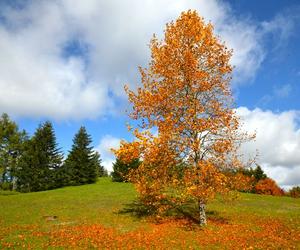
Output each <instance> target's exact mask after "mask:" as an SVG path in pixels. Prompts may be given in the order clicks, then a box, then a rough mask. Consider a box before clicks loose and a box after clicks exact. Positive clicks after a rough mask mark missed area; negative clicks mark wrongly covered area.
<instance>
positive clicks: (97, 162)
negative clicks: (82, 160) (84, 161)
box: [93, 151, 108, 177]
mask: <svg viewBox="0 0 300 250" xmlns="http://www.w3.org/2000/svg"><path fill="white" fill-rule="evenodd" d="M93 160H94V164H95V166H96V168H97V173H98V176H99V177H104V176H107V175H108V173H107V170H106V169H105V168H104V167H103V166H102V165H101V162H102V160H101V157H100V154H99V153H98V152H97V151H95V152H94V157H93Z"/></svg>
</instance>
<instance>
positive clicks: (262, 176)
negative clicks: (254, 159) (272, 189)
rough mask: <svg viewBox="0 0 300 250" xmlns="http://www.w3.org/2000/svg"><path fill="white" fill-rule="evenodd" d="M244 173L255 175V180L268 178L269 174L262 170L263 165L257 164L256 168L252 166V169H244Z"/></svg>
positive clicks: (250, 175)
mask: <svg viewBox="0 0 300 250" xmlns="http://www.w3.org/2000/svg"><path fill="white" fill-rule="evenodd" d="M242 173H243V174H244V175H246V176H249V177H254V179H255V181H256V182H258V181H260V180H263V179H266V178H267V175H266V174H265V172H264V171H263V170H262V168H261V166H259V165H256V168H255V169H253V168H250V169H242Z"/></svg>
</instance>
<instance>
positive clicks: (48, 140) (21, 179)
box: [16, 121, 63, 192]
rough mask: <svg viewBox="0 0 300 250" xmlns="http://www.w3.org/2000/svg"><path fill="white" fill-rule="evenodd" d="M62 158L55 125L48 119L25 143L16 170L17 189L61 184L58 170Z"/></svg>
mask: <svg viewBox="0 0 300 250" xmlns="http://www.w3.org/2000/svg"><path fill="white" fill-rule="evenodd" d="M62 160H63V154H62V153H61V151H60V149H59V148H58V144H57V142H56V137H55V132H54V129H53V126H52V124H51V123H50V122H49V121H46V122H45V123H43V124H41V125H40V126H39V127H38V128H37V130H36V131H35V133H34V135H33V137H32V138H31V139H30V140H29V141H28V142H26V143H25V145H24V152H23V154H22V156H21V158H20V161H19V163H18V166H17V170H16V175H17V190H19V191H21V192H34V191H42V190H48V189H53V188H56V187H58V186H60V184H59V183H58V178H57V172H58V170H59V169H60V167H61V165H62Z"/></svg>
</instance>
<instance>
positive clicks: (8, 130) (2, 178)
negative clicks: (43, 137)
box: [0, 113, 27, 189]
mask: <svg viewBox="0 0 300 250" xmlns="http://www.w3.org/2000/svg"><path fill="white" fill-rule="evenodd" d="M26 139H27V135H26V132H25V131H24V130H23V131H19V129H18V126H17V124H16V123H15V122H13V121H11V120H10V118H9V116H8V115H7V114H5V113H4V114H2V116H1V117H0V184H1V187H2V188H4V187H6V188H8V189H12V187H13V182H14V180H15V177H14V172H15V168H16V164H17V163H18V160H19V158H20V156H21V153H22V148H23V142H24V141H25V140H26Z"/></svg>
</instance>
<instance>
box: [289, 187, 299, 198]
mask: <svg viewBox="0 0 300 250" xmlns="http://www.w3.org/2000/svg"><path fill="white" fill-rule="evenodd" d="M288 195H290V196H291V197H293V198H300V186H296V187H293V188H291V189H290V190H289V192H288Z"/></svg>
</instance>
